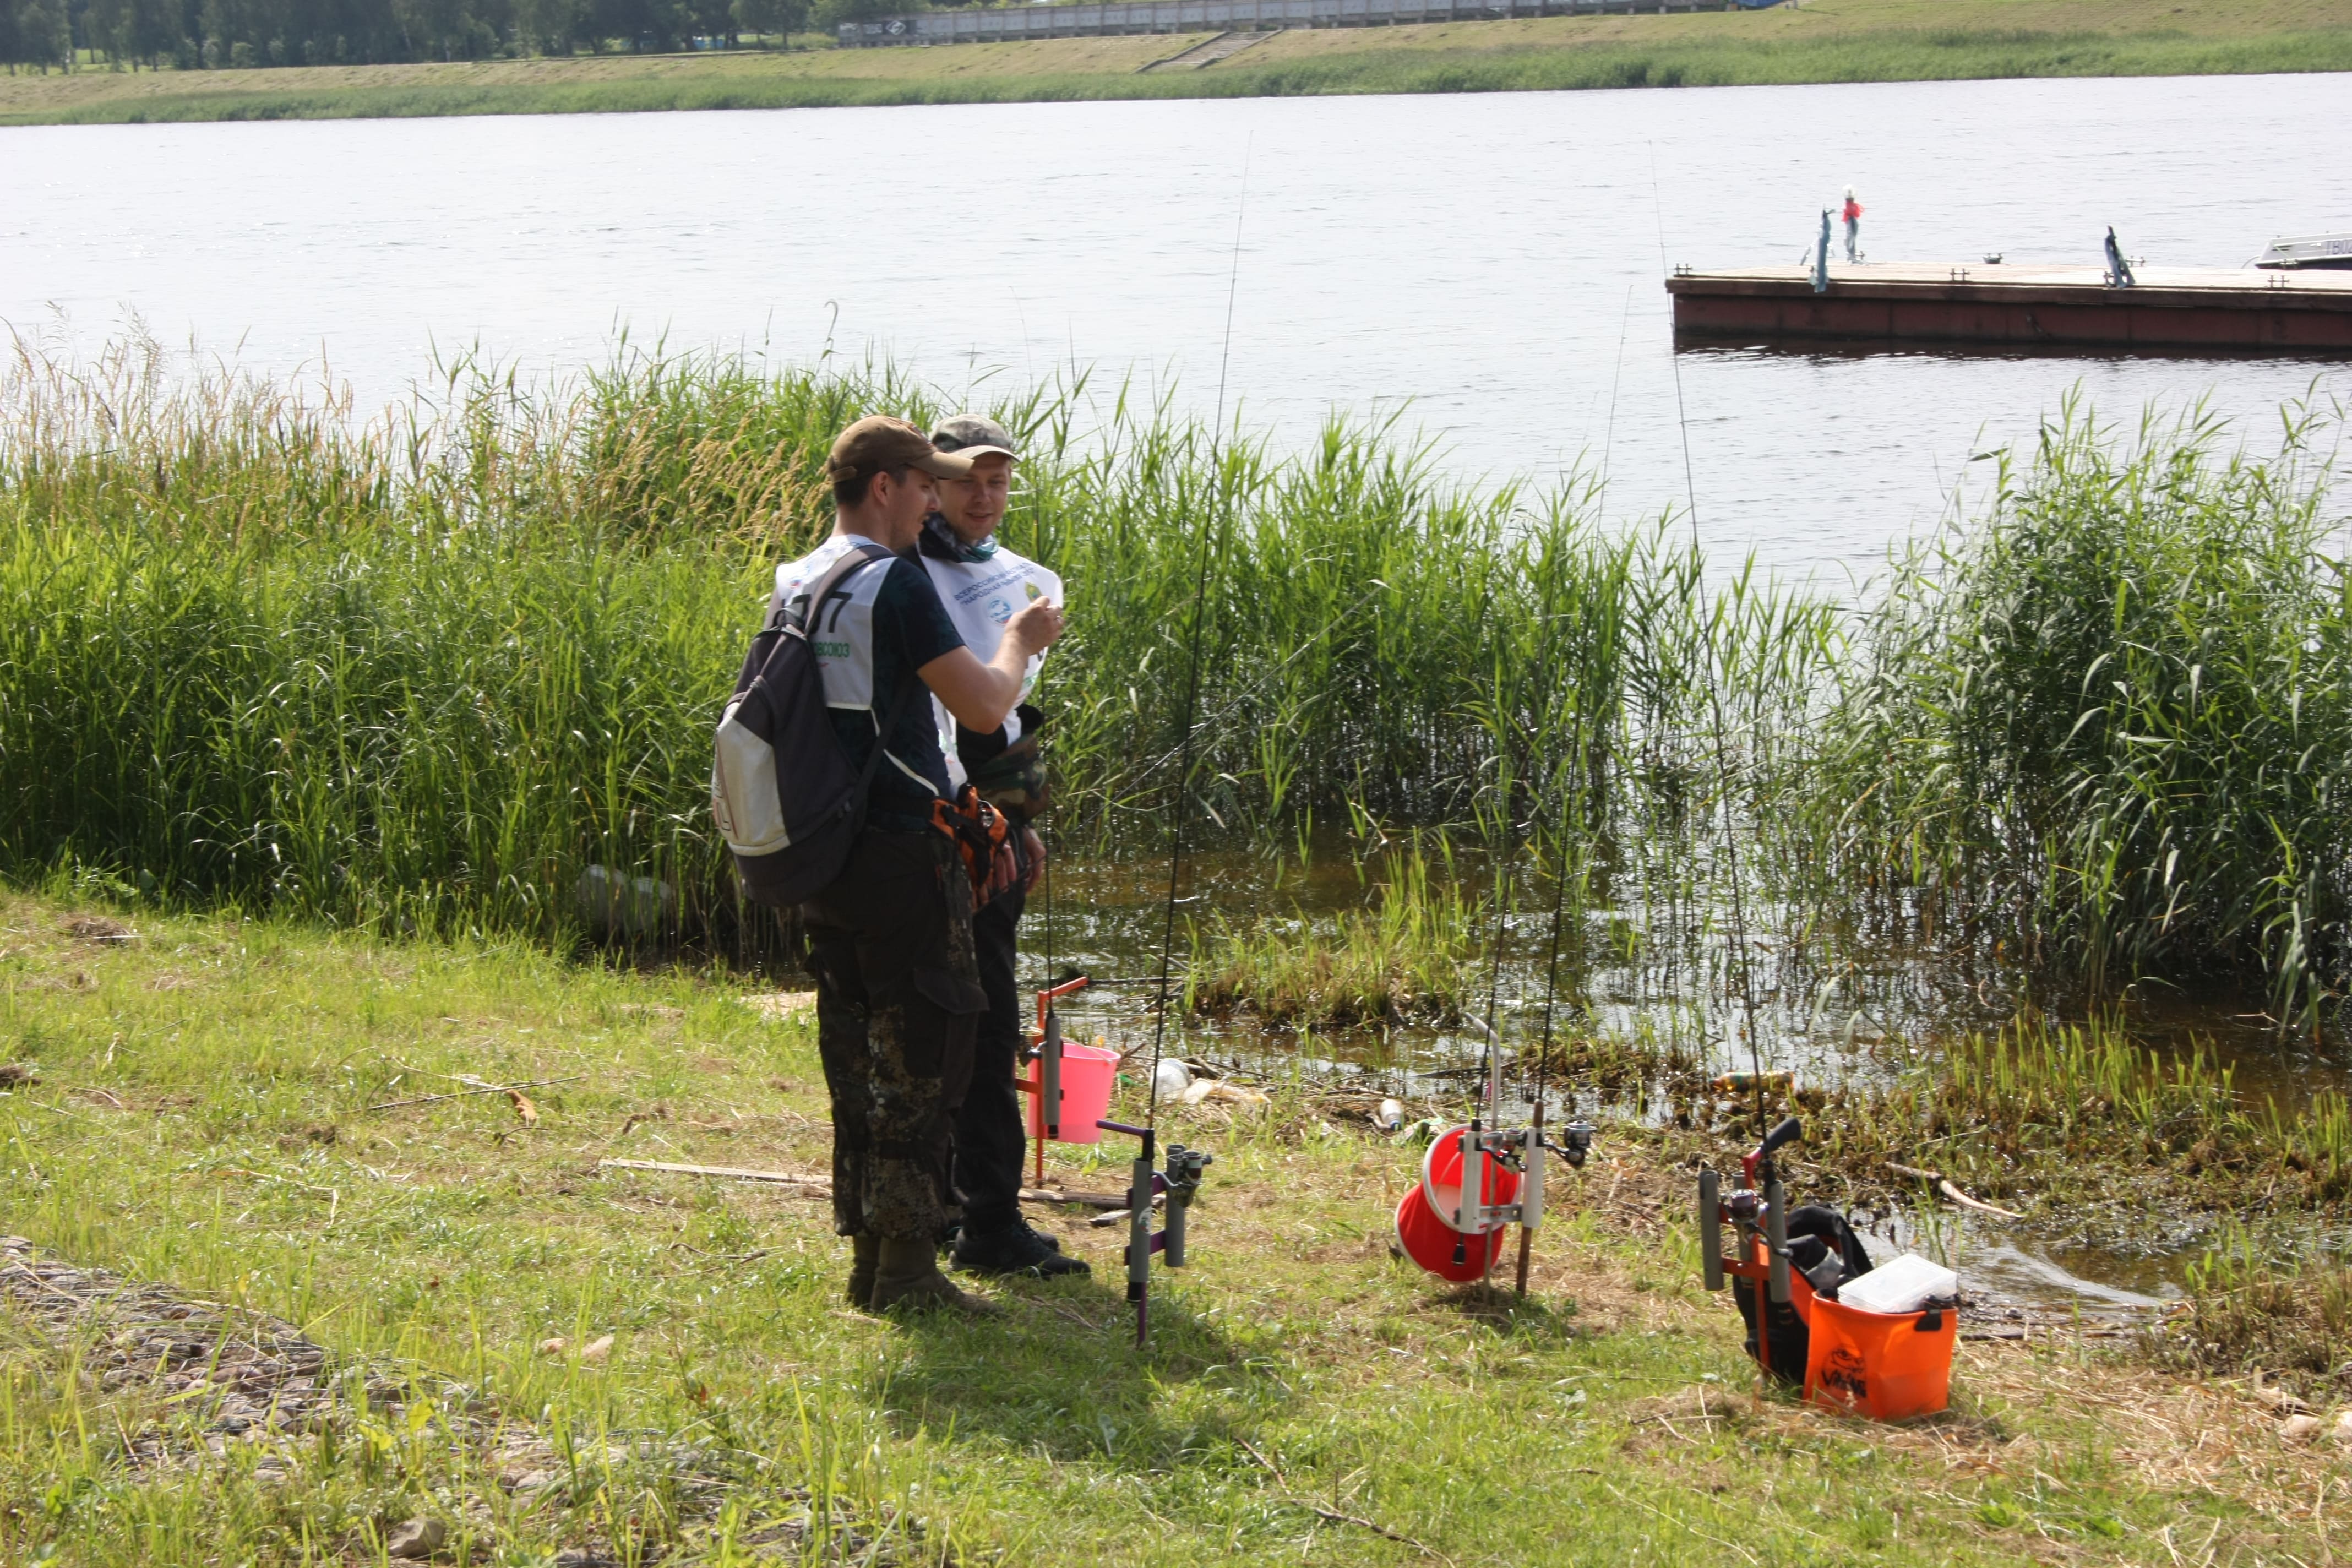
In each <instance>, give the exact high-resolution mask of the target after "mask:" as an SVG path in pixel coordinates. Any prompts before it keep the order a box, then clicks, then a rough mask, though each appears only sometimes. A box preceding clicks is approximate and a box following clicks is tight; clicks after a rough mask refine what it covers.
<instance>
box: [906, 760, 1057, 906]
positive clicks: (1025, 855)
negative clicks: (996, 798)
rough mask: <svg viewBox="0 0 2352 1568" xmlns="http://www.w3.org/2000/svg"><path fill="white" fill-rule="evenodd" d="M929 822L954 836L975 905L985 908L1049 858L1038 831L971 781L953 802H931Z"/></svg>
mask: <svg viewBox="0 0 2352 1568" xmlns="http://www.w3.org/2000/svg"><path fill="white" fill-rule="evenodd" d="M931 826H934V827H936V828H938V829H939V830H940V832H942V833H944V834H946V835H947V836H948V837H950V838H952V839H954V840H955V843H956V847H957V848H958V849H960V850H961V851H962V853H963V869H964V876H965V878H966V879H968V880H969V881H970V882H971V907H972V908H973V909H974V910H984V909H986V908H987V907H988V906H989V905H990V904H992V903H994V902H995V901H996V900H998V899H1000V898H1002V897H1003V896H1004V895H1005V894H1006V893H1008V892H1010V891H1012V890H1013V889H1015V888H1020V889H1024V890H1025V889H1027V888H1028V887H1029V886H1030V885H1031V884H1032V883H1034V882H1035V881H1036V879H1037V874H1038V872H1039V871H1040V870H1042V869H1043V868H1044V867H1045V853H1044V848H1043V846H1042V845H1040V844H1039V842H1038V839H1037V836H1036V835H1035V834H1034V833H1032V832H1030V831H1029V830H1028V829H1027V828H1025V827H1019V826H1014V825H1013V820H1012V818H1010V817H1008V816H1006V815H1005V814H1004V813H1003V812H1002V811H999V810H998V809H997V808H996V807H994V806H993V805H990V804H989V803H988V802H987V801H984V800H982V798H981V797H980V792H979V791H978V790H976V789H974V788H973V787H972V786H971V785H970V784H966V785H964V786H963V790H962V793H961V794H960V795H957V797H956V798H955V799H954V800H952V801H945V800H935V801H933V802H931Z"/></svg>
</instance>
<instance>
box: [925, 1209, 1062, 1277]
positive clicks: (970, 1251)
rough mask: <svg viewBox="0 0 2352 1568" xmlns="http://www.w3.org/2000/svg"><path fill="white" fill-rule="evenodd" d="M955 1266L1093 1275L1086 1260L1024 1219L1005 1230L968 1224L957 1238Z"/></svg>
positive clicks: (989, 1271) (970, 1269)
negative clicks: (1065, 1251)
mask: <svg viewBox="0 0 2352 1568" xmlns="http://www.w3.org/2000/svg"><path fill="white" fill-rule="evenodd" d="M952 1257H953V1261H954V1263H955V1266H956V1267H957V1268H961V1269H964V1270H966V1271H967V1272H969V1273H972V1274H1032V1275H1034V1276H1036V1277H1037V1278H1038V1279H1053V1278H1054V1277H1055V1275H1058V1274H1091V1273H1093V1272H1094V1270H1093V1269H1092V1268H1088V1267H1087V1265H1086V1263H1085V1261H1084V1260H1082V1259H1080V1258H1065V1257H1063V1256H1062V1245H1061V1243H1060V1242H1058V1241H1055V1239H1054V1238H1053V1237H1050V1236H1040V1235H1039V1234H1038V1233H1037V1232H1035V1231H1034V1230H1031V1229H1030V1228H1029V1226H1027V1225H1026V1224H1025V1223H1024V1222H1023V1221H1021V1220H1017V1219H1016V1220H1014V1221H1013V1224H1012V1225H1011V1226H1007V1227H1005V1228H1004V1229H1003V1230H991V1231H976V1230H972V1229H971V1228H970V1227H969V1226H967V1227H966V1228H965V1230H964V1233H963V1234H962V1235H961V1236H960V1237H957V1238H956V1245H955V1252H954V1254H953V1255H952Z"/></svg>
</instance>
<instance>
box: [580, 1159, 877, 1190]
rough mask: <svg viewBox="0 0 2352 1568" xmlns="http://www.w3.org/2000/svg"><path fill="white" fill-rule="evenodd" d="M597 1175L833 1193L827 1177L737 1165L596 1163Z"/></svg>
mask: <svg viewBox="0 0 2352 1568" xmlns="http://www.w3.org/2000/svg"><path fill="white" fill-rule="evenodd" d="M596 1168H597V1169H598V1170H600V1171H660V1172H662V1173H665V1174H667V1175H672V1176H723V1177H725V1178H726V1179H727V1180H729V1181H730V1182H774V1183H777V1184H780V1185H782V1186H787V1187H823V1188H824V1190H825V1191H827V1192H831V1191H832V1190H833V1178H832V1177H830V1176H800V1175H794V1174H793V1173H792V1172H790V1171H748V1170H745V1169H743V1168H742V1167H741V1166H740V1165H673V1164H670V1163H667V1162H666V1161H661V1160H599V1161H597V1162H596Z"/></svg>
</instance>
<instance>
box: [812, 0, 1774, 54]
mask: <svg viewBox="0 0 2352 1568" xmlns="http://www.w3.org/2000/svg"><path fill="white" fill-rule="evenodd" d="M1760 8H1762V7H1759V5H1755V4H1754V3H1753V0H1134V3H1131V4H1105V5H1003V6H990V7H986V8H982V7H980V6H965V7H963V8H961V9H959V10H953V11H926V12H923V13H922V14H920V15H919V16H883V17H879V18H877V19H876V20H874V21H871V22H844V23H843V24H842V25H841V35H840V36H841V44H842V47H844V48H852V49H870V48H884V47H891V46H893V45H903V44H992V43H1000V42H1010V41H1012V40H1014V39H1020V38H1086V37H1106V36H1112V35H1118V34H1126V33H1221V32H1231V31H1234V30H1241V31H1246V32H1253V33H1264V32H1270V31H1278V30H1280V29H1282V28H1285V27H1392V26H1400V25H1404V24H1410V23H1415V22H1499V21H1503V20H1506V19H1507V18H1509V17H1513V16H1633V15H1634V14H1636V13H1641V14H1643V15H1663V14H1664V13H1666V12H1669V11H1736V10H1757V9H1760Z"/></svg>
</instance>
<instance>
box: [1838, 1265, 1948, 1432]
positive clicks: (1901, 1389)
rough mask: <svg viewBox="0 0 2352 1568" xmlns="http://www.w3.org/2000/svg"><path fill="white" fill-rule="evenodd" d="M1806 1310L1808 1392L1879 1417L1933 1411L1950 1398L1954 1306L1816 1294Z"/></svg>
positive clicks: (1895, 1417) (1891, 1418)
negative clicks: (1869, 1302)
mask: <svg viewBox="0 0 2352 1568" xmlns="http://www.w3.org/2000/svg"><path fill="white" fill-rule="evenodd" d="M1809 1293H1810V1292H1809ZM1808 1316H1809V1317H1810V1318H1811V1328H1812V1341H1811V1344H1810V1345H1808V1346H1807V1348H1806V1352H1805V1397H1806V1398H1807V1399H1810V1400H1811V1401H1812V1402H1813V1403H1815V1404H1816V1405H1831V1406H1833V1407H1835V1408H1837V1409H1841V1410H1850V1411H1853V1412H1854V1413H1856V1414H1858V1415H1868V1416H1871V1417H1872V1418H1874V1419H1875V1420H1879V1421H1905V1420H1908V1419H1909V1418H1911V1417H1912V1416H1915V1415H1933V1414H1934V1413H1935V1412H1937V1411H1938V1410H1941V1409H1943V1408H1944V1407H1945V1406H1946V1405H1949V1404H1950V1403H1951V1398H1952V1348H1953V1346H1955V1345H1956V1344H1958V1342H1959V1337H1960V1315H1959V1313H1958V1311H1957V1310H1954V1309H1953V1308H1950V1307H1944V1308H1940V1309H1939V1308H1934V1307H1931V1308H1929V1309H1928V1310H1926V1311H1924V1312H1865V1311H1862V1310H1859V1309H1857V1308H1853V1307H1847V1306H1841V1305H1840V1304H1839V1303H1837V1302H1835V1301H1832V1300H1829V1299H1828V1298H1826V1297H1822V1296H1815V1297H1814V1298H1813V1300H1812V1302H1811V1312H1810V1313H1809V1314H1808Z"/></svg>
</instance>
